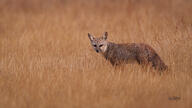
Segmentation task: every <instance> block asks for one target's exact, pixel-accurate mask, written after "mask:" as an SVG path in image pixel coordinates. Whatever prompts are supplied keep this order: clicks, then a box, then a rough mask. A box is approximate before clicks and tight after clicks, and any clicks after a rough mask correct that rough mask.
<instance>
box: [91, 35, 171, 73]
mask: <svg viewBox="0 0 192 108" xmlns="http://www.w3.org/2000/svg"><path fill="white" fill-rule="evenodd" d="M107 35H108V33H107V32H105V34H104V35H103V36H102V37H99V38H94V37H93V36H92V35H91V34H89V33H88V37H89V39H90V41H91V44H92V46H93V48H94V49H95V51H96V52H98V53H101V54H102V55H103V56H104V57H105V58H106V59H107V60H109V61H110V62H111V64H112V65H114V66H115V65H119V64H122V63H128V62H129V61H132V60H135V61H137V62H138V63H139V64H144V65H145V64H150V63H151V64H152V67H154V68H155V69H157V70H166V69H167V66H166V65H165V63H164V62H163V61H162V60H161V58H160V57H159V55H158V54H157V53H156V52H155V50H154V49H153V48H152V47H150V46H149V45H146V44H143V43H128V44H116V43H112V42H108V41H107Z"/></svg>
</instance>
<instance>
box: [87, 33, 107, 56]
mask: <svg viewBox="0 0 192 108" xmlns="http://www.w3.org/2000/svg"><path fill="white" fill-rule="evenodd" d="M107 35H108V33H107V32H105V33H104V34H103V36H101V37H98V38H95V37H93V36H92V35H91V34H90V33H88V37H89V39H90V41H91V45H92V46H93V48H94V50H95V51H96V52H97V53H104V52H105V51H106V50H107V44H108V41H107Z"/></svg>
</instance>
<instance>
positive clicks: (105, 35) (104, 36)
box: [103, 32, 108, 40]
mask: <svg viewBox="0 0 192 108" xmlns="http://www.w3.org/2000/svg"><path fill="white" fill-rule="evenodd" d="M107 36H108V33H107V32H105V33H104V35H103V39H105V40H107Z"/></svg>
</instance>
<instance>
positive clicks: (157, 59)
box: [152, 54, 168, 71]
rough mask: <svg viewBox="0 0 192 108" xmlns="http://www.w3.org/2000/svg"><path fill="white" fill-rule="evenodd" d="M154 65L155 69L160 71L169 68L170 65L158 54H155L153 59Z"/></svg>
mask: <svg viewBox="0 0 192 108" xmlns="http://www.w3.org/2000/svg"><path fill="white" fill-rule="evenodd" d="M152 65H153V67H154V68H155V69H158V70H160V71H165V70H167V69H168V66H167V65H166V64H165V63H164V62H163V61H162V60H161V58H160V57H159V55H158V54H155V55H154V57H153V59H152Z"/></svg>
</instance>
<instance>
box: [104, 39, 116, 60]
mask: <svg viewBox="0 0 192 108" xmlns="http://www.w3.org/2000/svg"><path fill="white" fill-rule="evenodd" d="M114 45H115V43H112V42H108V43H107V46H106V49H105V52H103V53H102V55H103V56H104V57H105V58H106V57H107V56H108V54H109V52H110V50H111V49H112V48H113V46H114Z"/></svg>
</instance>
